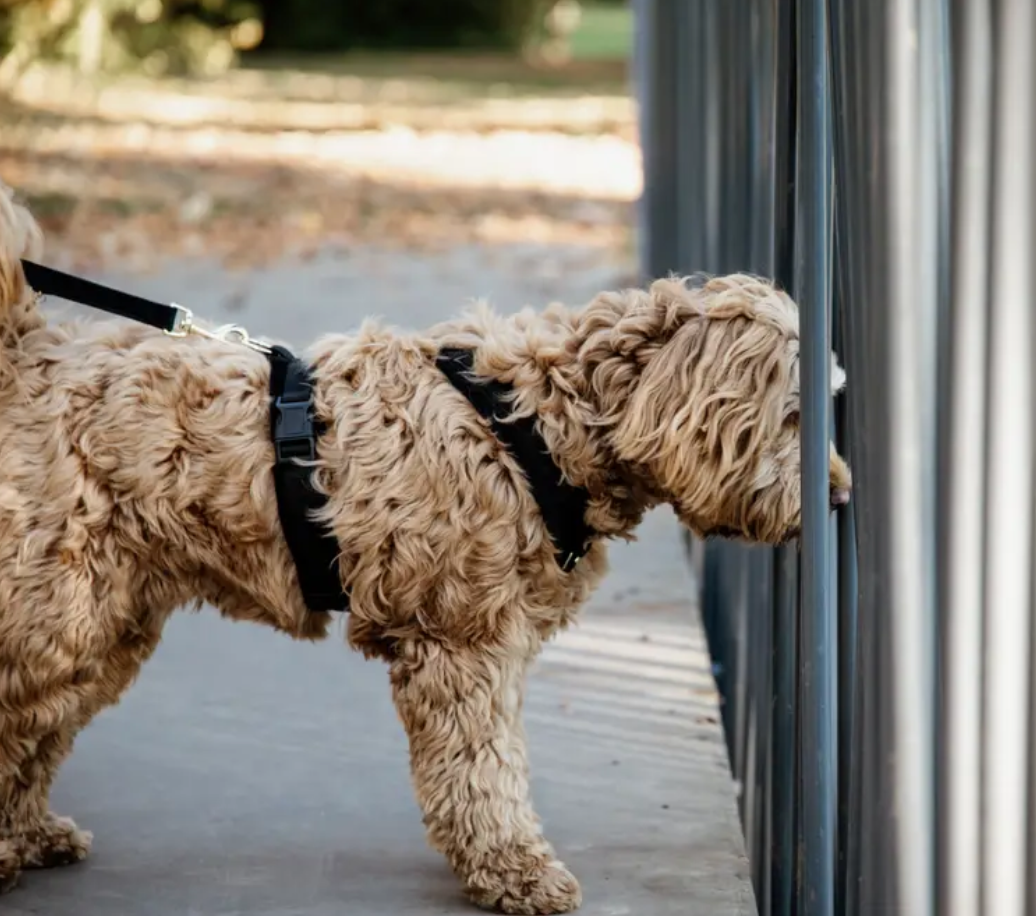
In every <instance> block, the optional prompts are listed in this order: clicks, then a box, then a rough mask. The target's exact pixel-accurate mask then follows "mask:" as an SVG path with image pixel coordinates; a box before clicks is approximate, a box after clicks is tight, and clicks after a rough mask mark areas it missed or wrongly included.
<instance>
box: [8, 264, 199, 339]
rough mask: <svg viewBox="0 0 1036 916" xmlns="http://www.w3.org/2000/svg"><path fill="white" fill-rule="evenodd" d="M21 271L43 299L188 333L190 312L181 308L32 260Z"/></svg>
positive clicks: (164, 329)
mask: <svg viewBox="0 0 1036 916" xmlns="http://www.w3.org/2000/svg"><path fill="white" fill-rule="evenodd" d="M22 270H23V271H24V272H25V279H26V281H27V282H28V284H29V286H31V287H32V288H33V289H34V290H35V291H36V292H37V293H41V294H43V295H44V296H57V298H58V299H67V300H68V301H69V302H78V303H79V304H80V305H87V306H89V307H90V308H95V309H100V310H101V311H102V312H108V313H109V314H110V315H118V316H119V317H120V318H129V319H131V320H133V321H139V322H140V323H141V324H146V325H150V326H151V327H153V328H158V330H160V331H165V332H166V333H167V334H180V333H184V332H186V330H187V328H186V327H185V326H184V320H185V319H187V318H189V316H190V314H191V313H190V312H189V311H188V310H187V309H185V308H183V307H182V306H179V305H162V303H160V302H152V301H151V300H150V299H142V298H141V297H140V296H134V295H133V294H132V293H124V292H121V291H120V290H117V289H111V288H109V287H107V286H101V284H100V283H94V282H92V281H90V280H84V279H83V278H82V277H74V276H72V274H66V273H62V272H61V271H60V270H55V269H54V268H53V267H44V266H43V265H42V264H34V263H33V262H32V261H24V260H23V261H22Z"/></svg>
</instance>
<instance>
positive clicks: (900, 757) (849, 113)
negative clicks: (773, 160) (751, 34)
mask: <svg viewBox="0 0 1036 916" xmlns="http://www.w3.org/2000/svg"><path fill="white" fill-rule="evenodd" d="M922 2H926V0H874V2H869V3H867V4H866V5H864V4H859V3H856V2H853V0H830V9H831V17H832V22H831V27H832V29H831V33H832V44H833V46H834V49H835V50H834V52H833V54H834V61H835V67H834V83H835V86H836V111H837V117H838V122H839V124H838V129H837V130H836V138H835V139H836V143H835V146H836V171H837V173H838V175H839V189H838V190H839V201H840V203H844V204H845V206H846V218H845V220H844V222H843V223H842V225H843V227H844V228H845V230H846V237H845V239H844V247H843V251H844V253H845V256H846V259H847V264H846V271H847V272H846V274H845V278H846V284H845V296H846V303H845V314H846V318H847V324H846V330H847V340H848V343H849V346H848V348H847V354H846V355H847V363H848V373H849V378H850V379H852V382H851V384H850V386H849V398H850V402H851V413H852V417H853V420H854V430H853V432H854V434H855V435H854V442H853V449H852V452H853V456H854V459H855V461H856V467H855V468H854V474H855V479H856V489H855V495H854V499H855V502H856V520H857V523H858V527H857V535H858V551H859V559H860V585H861V593H860V604H859V612H858V620H859V627H860V630H859V634H858V642H857V659H858V668H857V685H858V689H859V690H860V694H859V698H858V704H859V705H857V706H856V707H855V710H856V711H855V715H854V728H855V729H856V735H855V737H856V739H857V740H858V743H856V742H854V745H855V746H856V747H858V748H859V756H860V762H859V767H860V773H859V775H860V777H861V782H860V784H859V785H860V791H861V793H862V794H861V796H860V822H859V824H858V825H856V831H857V835H856V836H855V837H849V841H850V843H852V842H858V843H859V847H858V848H859V858H858V860H857V861H858V868H859V874H858V875H850V881H854V884H851V885H850V893H849V894H848V895H847V897H848V899H847V909H849V908H851V910H852V911H854V912H858V913H867V912H875V911H878V910H883V911H889V912H904V913H910V914H911V916H931V913H932V912H933V899H932V893H933V876H932V863H933V856H932V843H933V829H932V824H933V805H932V798H931V785H932V777H933V771H934V767H933V756H932V744H933V739H932V723H933V720H934V719H933V716H934V713H933V709H932V699H933V696H932V684H933V666H932V646H933V644H934V628H933V626H932V614H931V607H932V598H933V591H934V567H933V564H932V562H931V559H932V556H933V554H932V552H931V550H930V546H929V545H928V543H926V538H928V539H929V540H930V538H931V531H932V530H933V526H932V524H931V520H930V519H929V518H928V517H927V515H926V512H930V511H931V502H932V500H930V498H929V497H928V496H927V495H926V488H925V484H926V481H925V479H924V478H925V472H926V471H929V472H930V467H931V462H930V461H929V460H928V459H927V458H926V456H925V454H924V452H925V447H926V445H928V433H927V430H928V427H926V425H925V424H924V422H923V421H924V418H925V416H926V415H929V412H930V411H932V410H933V409H934V405H933V404H932V403H931V401H930V400H928V401H927V402H926V398H927V397H930V394H929V393H930V392H931V391H932V390H933V388H934V386H933V385H932V383H931V375H930V373H933V372H934V371H935V366H934V365H933V360H932V355H933V354H932V347H931V344H930V340H929V339H928V338H927V337H926V335H927V334H929V333H930V329H929V328H926V327H925V326H924V323H925V321H927V320H929V319H930V317H931V316H933V315H934V314H936V309H935V307H934V304H933V303H934V301H935V298H936V296H937V294H938V283H937V282H935V278H937V274H938V271H937V269H933V267H932V265H931V263H930V261H929V259H931V258H932V257H933V256H934V255H936V254H937V246H936V245H934V244H932V239H931V233H932V232H933V230H934V228H935V227H937V225H938V219H939V216H938V214H936V215H935V216H934V217H933V214H932V213H931V212H929V210H928V209H926V208H932V207H937V206H938V195H937V194H935V195H933V194H931V193H930V190H926V188H928V187H929V186H928V184H927V183H926V182H925V180H924V174H923V170H924V169H926V168H927V169H929V170H931V169H932V168H935V167H937V164H938V155H937V150H936V149H934V148H933V146H932V144H933V143H934V142H936V141H937V132H936V131H933V130H932V129H931V125H930V124H926V122H925V119H924V117H923V115H922V112H921V111H920V106H921V105H923V104H925V101H924V100H923V99H922V98H921V92H920V87H921V86H922V85H925V78H923V74H924V69H923V68H924V66H925V63H926V59H925V58H924V57H923V54H927V53H928V51H927V50H924V49H925V48H926V47H927V46H926V44H925V42H924V41H922V40H920V39H919V37H918V36H919V21H920V19H921V18H922V17H921V16H920V8H919V3H922ZM928 104H932V102H931V100H928ZM922 262H923V263H922ZM922 281H924V282H922Z"/></svg>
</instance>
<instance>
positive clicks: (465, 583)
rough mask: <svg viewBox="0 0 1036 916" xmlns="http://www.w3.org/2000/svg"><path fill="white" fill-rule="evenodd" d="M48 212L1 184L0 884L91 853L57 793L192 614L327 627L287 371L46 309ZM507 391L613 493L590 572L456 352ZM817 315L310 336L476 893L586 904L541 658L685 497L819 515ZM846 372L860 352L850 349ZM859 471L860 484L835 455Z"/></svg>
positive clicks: (746, 294)
mask: <svg viewBox="0 0 1036 916" xmlns="http://www.w3.org/2000/svg"><path fill="white" fill-rule="evenodd" d="M38 244H39V233H38V232H37V230H36V228H35V225H34V223H33V222H32V219H31V218H30V216H29V215H28V213H27V212H26V211H25V210H23V209H21V208H19V207H16V206H15V205H14V204H13V202H12V200H11V199H10V197H9V195H7V194H0V342H2V346H0V430H2V435H0V886H2V887H4V888H8V887H11V886H13V884H14V883H15V881H16V880H17V878H18V874H19V871H20V870H21V869H23V868H30V867H37V866H50V865H57V864H63V863H66V862H72V861H76V860H78V859H81V858H83V857H84V856H85V855H86V854H87V852H88V850H89V846H90V836H89V834H87V833H85V832H83V831H80V830H79V829H78V828H77V827H76V826H75V825H74V824H73V823H72V822H71V821H68V820H67V819H62V818H58V817H56V816H54V815H53V814H52V813H50V811H49V808H48V803H47V798H48V790H49V787H50V784H51V781H52V779H53V777H54V774H55V772H56V770H57V768H58V767H59V765H60V764H61V762H62V760H63V759H64V758H65V757H66V756H67V755H68V754H69V752H70V751H71V748H72V742H73V738H74V736H75V735H76V733H77V732H78V731H79V730H80V729H81V728H83V727H84V726H85V725H86V724H87V723H88V722H89V721H90V720H91V718H92V717H93V716H94V715H96V713H97V712H98V711H99V710H101V709H102V708H104V707H106V706H108V705H110V704H113V703H116V702H117V701H118V700H119V697H120V696H121V695H122V693H123V692H124V691H125V690H126V689H127V688H128V687H129V686H130V684H131V683H132V682H133V680H134V678H135V677H136V675H137V673H138V671H139V669H140V666H141V664H142V663H143V662H144V661H145V660H146V659H147V658H148V657H149V656H150V655H151V653H152V652H153V651H154V649H155V647H156V645H157V644H158V641H159V639H160V637H161V634H162V628H163V626H164V625H165V622H166V621H167V620H168V618H169V616H170V614H172V612H173V611H174V610H176V609H177V608H180V607H184V606H189V605H194V606H200V605H201V604H202V603H203V602H207V603H209V604H211V605H212V606H213V607H215V608H216V609H217V610H218V611H219V612H220V613H221V614H223V615H224V616H227V617H230V618H233V619H235V620H250V621H255V622H260V623H264V624H267V625H269V626H271V627H274V628H276V629H278V630H281V631H283V632H285V633H288V634H290V635H291V636H293V637H296V638H300V639H319V638H321V637H323V636H325V635H326V633H327V631H328V626H329V622H330V616H329V615H327V614H314V613H309V612H307V611H306V609H305V607H304V604H303V601H302V597H301V595H300V593H299V590H298V585H297V582H296V578H295V573H294V569H293V566H292V563H291V558H290V554H289V552H288V549H287V547H286V545H285V543H284V541H283V539H282V536H281V533H280V529H279V525H278V519H277V510H276V500H275V496H274V490H273V481H272V475H271V467H272V464H273V452H272V447H271V444H270V441H269V437H268V402H267V384H268V365H267V363H266V360H265V359H264V358H263V357H262V356H260V355H257V354H254V353H251V352H250V351H247V350H245V349H243V348H240V347H238V346H235V345H234V344H230V343H223V342H219V341H211V340H203V339H186V340H173V339H170V338H167V337H164V336H162V335H161V334H158V333H155V332H152V331H150V330H148V329H145V328H141V327H135V326H125V325H121V324H94V323H90V324H82V325H78V326H77V325H64V326H56V325H51V324H47V323H46V322H44V320H43V318H42V316H41V315H40V314H39V312H38V311H37V310H36V309H35V308H34V300H33V297H32V295H31V293H30V291H29V290H27V289H26V287H25V283H24V278H23V277H22V273H21V269H20V266H19V262H18V258H19V256H21V255H23V254H25V253H32V254H34V256H37V255H38ZM446 345H450V346H466V347H472V348H474V349H475V351H476V369H477V371H478V372H479V373H481V374H484V375H486V376H493V377H496V378H499V379H501V380H504V381H506V382H509V383H511V384H512V385H513V388H514V391H515V409H516V413H517V414H519V415H535V416H536V417H537V418H538V420H539V423H540V426H541V429H542V433H543V436H544V439H545V441H546V442H547V444H548V447H549V449H550V451H551V453H552V454H553V456H554V458H555V460H556V461H557V462H558V464H559V465H560V466H561V467H562V469H563V470H564V471H565V473H566V474H567V475H568V476H569V477H570V478H571V479H572V480H573V481H574V482H575V483H577V484H580V485H583V486H585V487H587V488H588V490H589V491H590V493H591V497H592V500H591V505H590V508H589V510H588V521H589V522H590V523H591V524H592V525H593V527H594V528H595V529H596V530H598V531H599V532H601V534H602V539H601V541H599V542H598V543H596V544H595V546H594V547H593V548H592V549H591V550H590V552H589V554H588V555H587V557H586V558H585V559H584V561H583V562H582V563H581V564H580V565H579V566H578V567H577V568H576V570H575V571H573V572H571V573H568V574H566V573H562V572H561V571H560V569H559V568H558V567H557V565H556V564H555V560H554V549H553V546H552V544H551V542H550V539H549V536H548V534H547V532H546V530H545V529H544V526H543V523H542V520H541V518H540V516H539V513H538V511H537V508H536V505H535V503H534V501H533V500H532V497H531V495H530V494H529V492H528V490H527V488H526V486H525V485H524V482H523V479H522V476H521V472H520V470H519V468H518V467H516V466H515V464H514V463H513V461H512V460H511V458H510V456H509V454H508V453H507V452H506V451H505V450H504V449H503V448H502V447H501V445H500V444H499V443H498V441H497V440H496V439H495V438H494V437H493V436H492V434H491V433H490V432H489V430H488V428H487V426H486V425H485V424H484V422H483V421H482V420H481V419H480V418H479V417H478V415H477V414H476V413H475V412H474V410H472V409H471V408H470V406H469V405H468V404H467V402H466V401H465V400H464V399H463V397H462V396H461V395H460V394H459V393H458V392H457V391H456V390H455V389H454V388H453V387H452V386H451V385H450V384H449V382H448V381H447V380H446V379H445V378H444V377H443V376H442V375H441V374H440V373H439V371H438V369H437V368H436V367H435V365H434V355H435V353H436V351H437V350H438V349H439V348H440V347H442V346H446ZM797 350H798V318H797V312H796V308H795V305H794V303H793V302H792V301H791V300H790V299H789V298H788V297H787V296H786V295H784V294H783V293H781V292H779V291H777V290H776V289H774V288H773V287H772V286H771V285H769V284H767V283H765V282H764V281H762V280H758V279H756V278H752V277H746V276H732V277H722V278H717V279H713V280H709V281H708V282H706V283H705V285H704V286H703V287H701V288H699V289H690V288H688V287H687V285H685V284H684V283H683V282H680V281H678V280H664V281H658V282H656V283H654V284H653V285H652V286H651V288H650V289H649V290H647V291H626V292H621V293H605V294H602V295H600V296H599V297H598V298H596V299H595V300H594V301H593V302H591V303H590V304H589V305H588V306H586V307H585V308H582V309H578V310H569V309H566V308H564V307H561V306H551V307H550V308H548V309H546V310H545V311H543V312H540V313H536V312H533V311H524V312H521V313H519V314H517V315H514V316H510V317H500V316H498V315H495V314H493V313H492V312H491V311H490V310H488V309H487V308H485V307H480V308H478V309H476V310H475V311H474V312H473V313H472V314H469V315H468V316H466V317H464V318H462V319H459V320H457V321H453V322H448V323H446V324H443V325H441V326H439V327H436V328H433V329H431V330H429V331H427V332H425V333H420V334H401V333H397V332H393V331H391V330H389V329H386V328H383V327H380V326H378V325H376V324H367V325H365V326H364V327H362V328H361V329H360V330H359V331H358V332H357V333H356V334H354V335H351V336H330V337H325V338H324V339H323V340H321V341H320V342H318V343H317V344H316V346H315V347H314V348H313V349H312V351H311V353H310V354H309V355H310V358H311V360H312V362H313V365H314V369H315V376H316V380H317V381H316V384H317V389H316V390H317V410H318V413H319V414H320V416H321V418H322V419H323V420H324V421H325V422H326V424H327V430H328V431H327V433H326V435H325V436H324V437H323V439H322V441H321V443H320V448H319V458H318V461H317V466H316V470H315V474H316V479H317V481H318V483H319V485H320V486H321V487H322V488H323V489H324V491H325V492H326V493H327V495H328V497H329V501H328V506H327V512H326V522H327V523H328V524H329V525H330V526H331V528H332V529H333V530H334V532H335V533H336V535H337V537H338V541H339V544H340V546H341V572H342V577H343V581H344V582H345V583H347V584H348V585H349V587H350V588H351V593H352V612H351V614H350V615H349V617H348V618H347V619H348V641H349V643H350V644H351V645H352V646H353V647H354V648H356V649H358V650H360V651H362V652H363V653H365V654H366V655H367V656H369V657H378V658H381V659H383V660H385V661H386V662H387V663H388V667H389V671H390V680H391V687H392V694H393V697H394V700H395V704H396V708H397V710H398V713H399V716H400V718H401V720H402V723H403V725H404V727H405V729H406V733H407V736H408V738H409V742H410V752H411V766H412V773H413V781H414V785H415V788H416V793H417V798H418V801H419V803H420V806H421V809H422V811H423V813H424V819H425V823H426V825H427V829H428V836H429V840H430V842H431V843H432V844H433V845H434V846H435V847H436V848H438V849H439V850H441V851H442V852H443V853H444V854H445V856H446V857H447V859H448V860H449V862H450V864H451V865H452V867H453V868H454V870H455V871H456V873H457V875H458V876H459V878H460V880H461V881H462V882H463V885H464V887H465V889H466V891H467V893H468V894H469V896H470V897H471V899H472V900H474V901H475V902H476V903H478V904H480V905H482V906H486V907H496V908H499V909H502V910H504V911H505V912H508V913H560V912H566V911H569V910H572V909H574V908H575V907H577V906H578V905H579V902H580V889H579V885H578V883H577V881H576V879H575V878H574V877H573V876H572V875H571V873H570V872H569V871H568V870H567V869H566V868H565V866H564V865H563V864H562V863H561V862H559V861H558V860H557V859H556V858H555V855H554V851H553V849H552V847H551V846H550V844H549V843H548V842H547V840H546V839H545V838H544V836H543V834H542V832H541V829H540V825H539V821H538V819H537V816H536V814H535V812H534V811H533V808H532V805H531V802H530V798H529V775H528V763H527V759H526V752H525V740H524V736H523V731H522V725H521V719H520V712H521V705H522V694H523V686H524V679H525V674H526V671H527V669H528V666H529V664H530V662H531V661H532V659H533V658H534V657H535V656H536V654H537V652H538V651H539V649H540V647H541V646H542V644H543V642H544V640H546V639H548V638H549V637H550V636H551V635H552V634H554V633H555V632H557V631H558V629H559V628H561V627H563V626H565V625H566V624H567V623H568V622H569V621H570V620H571V619H572V617H573V616H574V615H575V613H576V611H577V610H578V608H579V607H580V605H582V604H583V603H584V601H585V599H586V598H587V596H588V594H589V592H590V590H591V588H592V587H593V586H594V585H596V584H597V583H598V582H599V580H600V578H601V576H602V575H603V574H604V572H605V566H606V562H605V544H604V540H605V539H606V538H609V537H631V536H632V532H633V530H634V528H635V527H636V525H637V523H638V522H639V521H640V519H641V517H642V516H643V514H644V512H645V511H646V510H647V509H649V508H650V507H652V506H654V505H656V504H658V503H661V502H668V503H670V504H672V505H673V506H674V507H675V508H676V511H677V512H678V513H679V515H680V517H681V518H682V519H683V520H684V521H685V522H686V523H687V524H688V525H689V526H690V527H691V528H693V529H694V530H695V531H697V532H699V533H701V534H709V533H715V532H722V533H735V534H737V535H739V536H741V537H744V538H747V539H750V540H759V541H768V542H777V541H781V540H784V539H786V538H788V537H790V536H792V535H793V534H794V533H795V531H796V530H797V528H798V524H799V482H798V480H799V473H800V468H799V449H798V432H797V413H796V412H797V410H798V369H797ZM836 375H837V376H838V379H839V383H840V380H841V373H840V370H837V367H836ZM831 477H832V485H833V486H835V487H838V488H847V487H848V486H849V478H848V471H847V470H846V468H845V465H844V463H843V462H842V461H841V459H840V458H839V457H838V456H837V455H836V454H834V452H832V461H831Z"/></svg>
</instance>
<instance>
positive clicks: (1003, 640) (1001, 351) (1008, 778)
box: [982, 0, 1036, 916]
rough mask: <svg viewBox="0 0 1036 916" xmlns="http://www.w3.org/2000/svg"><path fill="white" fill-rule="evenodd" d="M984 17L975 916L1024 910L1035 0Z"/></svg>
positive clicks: (1009, 3)
mask: <svg viewBox="0 0 1036 916" xmlns="http://www.w3.org/2000/svg"><path fill="white" fill-rule="evenodd" d="M997 11H998V13H999V16H998V20H999V21H997V22H996V23H995V26H994V36H995V39H994V40H995V42H996V56H995V60H996V75H995V78H994V79H995V82H994V88H995V93H996V102H995V109H994V112H995V118H996V120H995V126H994V133H993V159H992V175H993V195H994V196H993V215H992V224H991V226H992V232H993V247H992V254H991V257H990V276H991V278H992V282H991V287H990V314H989V343H990V351H989V352H990V357H991V358H990V361H989V401H988V404H987V411H988V424H989V425H988V434H987V447H988V452H987V457H986V461H987V480H986V495H987V505H986V525H987V536H986V550H985V564H986V582H985V613H986V632H985V647H986V648H985V708H984V716H983V718H984V723H985V730H984V737H985V741H984V742H983V746H984V749H985V758H984V761H983V766H984V773H983V775H984V783H985V785H984V792H983V828H984V831H983V833H984V849H983V856H982V867H983V881H982V912H983V914H984V916H1022V914H1023V913H1024V912H1025V889H1026V883H1027V882H1026V871H1027V869H1028V868H1029V862H1028V861H1027V859H1026V846H1025V844H1026V840H1027V836H1026V830H1025V817H1026V810H1025V808H1024V806H1023V804H1022V800H1023V799H1025V797H1026V792H1027V790H1028V774H1027V772H1026V766H1027V759H1026V757H1027V751H1028V740H1027V729H1028V720H1029V716H1028V708H1027V707H1028V691H1029V683H1028V676H1029V674H1028V669H1029V663H1030V658H1029V637H1030V626H1031V622H1030V621H1031V616H1030V615H1031V610H1032V605H1031V594H1030V585H1031V564H1032V560H1033V552H1032V543H1033V533H1032V507H1033V479H1032V466H1033V411H1032V403H1031V397H1032V387H1033V360H1034V358H1036V353H1034V352H1033V349H1032V331H1033V322H1034V317H1033V301H1032V297H1033V288H1034V281H1036V273H1034V257H1036V244H1034V243H1036V232H1034V225H1033V215H1034V213H1036V210H1034V203H1036V200H1034V168H1033V163H1034V161H1036V145H1034V139H1036V137H1034V123H1036V121H1034V110H1033V96H1032V90H1033V86H1034V85H1036V58H1034V55H1033V47H1034V44H1036V6H1034V5H1033V3H1032V0H1002V2H1001V3H999V4H998V6H997Z"/></svg>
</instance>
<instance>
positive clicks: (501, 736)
mask: <svg viewBox="0 0 1036 916" xmlns="http://www.w3.org/2000/svg"><path fill="white" fill-rule="evenodd" d="M526 667H527V661H526V659H524V658H513V657H510V656H508V655H506V654H504V653H497V652H494V653H492V654H491V653H490V652H488V651H472V650H451V649H448V648H445V647H443V646H441V645H438V644H436V643H433V642H431V641H428V642H418V643H412V644H409V645H408V646H405V647H403V648H402V649H401V652H400V656H399V658H398V659H397V660H396V661H394V662H393V664H392V688H393V698H394V700H395V703H396V708H397V710H398V712H399V715H400V718H401V719H402V721H403V725H404V727H405V728H406V732H407V736H408V738H409V740H410V762H411V771H412V775H413V780H414V786H415V789H416V792H417V799H418V802H419V804H420V806H421V809H422V811H423V812H424V821H425V825H426V827H427V829H428V838H429V841H430V842H431V844H432V845H433V846H434V847H435V848H437V849H438V850H440V851H441V852H443V853H444V854H445V855H446V857H447V859H448V860H449V862H450V865H451V866H452V867H453V869H454V871H455V872H456V873H457V875H458V876H459V877H460V879H461V880H462V881H463V882H464V886H465V890H466V891H467V893H468V895H469V896H470V897H471V899H472V900H473V902H475V903H476V904H478V905H479V906H482V907H486V908H495V909H500V910H502V911H503V912H505V913H519V914H539V913H567V912H570V911H572V910H574V909H576V908H577V907H578V906H579V904H580V901H581V891H580V888H579V884H578V882H577V881H576V879H575V878H574V877H573V876H572V874H571V873H570V872H569V871H568V869H567V868H566V867H565V866H564V865H563V864H562V863H561V862H559V861H558V860H557V859H556V858H555V856H554V851H553V849H552V848H551V846H550V844H549V843H548V842H547V841H546V839H545V838H544V837H543V834H542V832H541V830H540V824H539V820H538V818H537V817H536V814H535V812H534V811H533V808H532V803H531V801H530V798H529V776H528V762H527V757H526V750H525V735H524V732H523V729H522V724H521V718H520V716H521V705H522V692H523V688H524V679H525V670H526Z"/></svg>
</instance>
